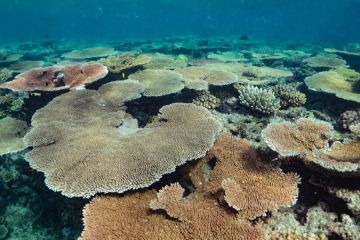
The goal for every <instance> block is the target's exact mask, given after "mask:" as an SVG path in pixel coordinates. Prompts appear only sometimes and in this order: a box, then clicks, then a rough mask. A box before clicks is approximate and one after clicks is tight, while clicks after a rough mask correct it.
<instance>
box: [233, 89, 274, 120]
mask: <svg viewBox="0 0 360 240" xmlns="http://www.w3.org/2000/svg"><path fill="white" fill-rule="evenodd" d="M236 88H237V90H238V91H239V94H240V95H239V102H240V104H241V105H243V106H245V107H248V108H250V109H252V110H254V111H257V112H261V113H264V114H273V113H275V112H276V111H277V110H279V109H280V101H279V100H278V99H277V98H276V97H275V95H274V93H273V91H271V90H266V89H261V88H258V87H256V86H251V85H246V86H242V85H237V87H236Z"/></svg>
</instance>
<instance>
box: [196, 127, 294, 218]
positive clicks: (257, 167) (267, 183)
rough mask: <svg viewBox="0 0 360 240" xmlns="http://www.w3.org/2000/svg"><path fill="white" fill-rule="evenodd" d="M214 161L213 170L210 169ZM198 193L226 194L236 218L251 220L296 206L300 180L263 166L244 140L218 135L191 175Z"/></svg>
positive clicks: (270, 166)
mask: <svg viewBox="0 0 360 240" xmlns="http://www.w3.org/2000/svg"><path fill="white" fill-rule="evenodd" d="M214 159H215V161H216V162H215V166H214V168H213V170H208V171H204V169H211V168H210V166H211V164H213V163H211V162H212V161H213V160H214ZM190 177H191V180H192V182H193V184H194V185H195V187H196V188H197V189H203V191H206V192H211V193H216V192H217V191H219V189H223V190H224V191H225V201H226V202H227V204H228V205H229V206H230V207H232V208H234V210H236V211H237V214H238V217H240V218H247V219H254V218H256V217H259V216H262V215H264V214H265V213H266V212H268V211H273V210H276V209H277V208H279V207H284V206H289V205H292V204H294V203H295V202H296V199H297V194H298V190H297V184H298V182H299V177H298V176H297V175H295V174H292V173H288V174H285V173H283V172H282V171H281V170H280V169H279V168H277V167H275V166H274V165H271V164H269V163H266V162H263V161H262V160H261V157H260V153H259V152H258V151H257V150H256V149H255V148H254V147H253V146H251V144H250V143H249V142H248V141H247V140H244V139H239V138H237V137H233V136H232V135H231V134H228V133H226V134H223V135H221V136H220V137H219V138H218V139H217V141H216V143H215V145H214V147H213V148H212V149H211V150H210V151H209V152H208V154H207V155H206V157H205V158H204V159H202V160H201V161H199V162H198V163H197V164H196V166H195V167H194V168H193V169H192V171H191V173H190Z"/></svg>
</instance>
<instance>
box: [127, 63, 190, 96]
mask: <svg viewBox="0 0 360 240" xmlns="http://www.w3.org/2000/svg"><path fill="white" fill-rule="evenodd" d="M129 79H131V80H135V81H139V82H140V83H141V84H142V85H143V86H144V88H145V90H144V96H147V97H159V96H164V95H169V94H172V93H177V92H180V91H181V90H182V89H183V88H184V87H185V85H184V83H183V81H184V80H183V78H182V76H181V75H180V74H179V73H176V72H173V71H170V70H152V69H146V70H144V71H140V72H136V73H134V74H131V75H130V76H129Z"/></svg>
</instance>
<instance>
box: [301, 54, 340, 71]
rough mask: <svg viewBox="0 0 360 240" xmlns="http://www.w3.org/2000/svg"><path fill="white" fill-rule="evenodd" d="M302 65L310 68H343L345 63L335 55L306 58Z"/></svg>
mask: <svg viewBox="0 0 360 240" xmlns="http://www.w3.org/2000/svg"><path fill="white" fill-rule="evenodd" d="M303 62H304V63H306V64H307V65H309V66H310V67H312V68H328V69H329V68H339V67H345V66H346V61H345V60H343V59H341V58H339V57H337V56H336V55H317V56H315V57H310V58H306V59H304V60H303Z"/></svg>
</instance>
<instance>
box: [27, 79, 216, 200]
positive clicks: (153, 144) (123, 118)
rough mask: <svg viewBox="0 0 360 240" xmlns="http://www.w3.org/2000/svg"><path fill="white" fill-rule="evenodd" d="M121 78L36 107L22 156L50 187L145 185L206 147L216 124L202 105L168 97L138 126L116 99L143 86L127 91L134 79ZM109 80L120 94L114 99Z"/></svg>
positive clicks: (71, 190)
mask: <svg viewBox="0 0 360 240" xmlns="http://www.w3.org/2000/svg"><path fill="white" fill-rule="evenodd" d="M125 83H126V81H119V83H117V84H116V85H114V84H115V83H110V84H112V85H111V86H110V87H109V86H108V85H107V84H105V85H103V86H102V87H101V88H100V89H99V91H92V90H83V91H77V92H70V93H66V94H63V95H61V96H59V97H57V98H55V99H54V100H53V101H51V102H50V103H49V104H48V105H47V106H45V107H44V108H42V109H40V110H38V111H37V112H36V113H35V115H34V116H33V118H32V125H33V128H32V130H31V131H30V132H29V133H28V134H27V135H26V136H25V142H26V143H27V144H28V145H29V146H32V147H33V148H34V149H33V150H32V151H31V152H29V153H28V154H27V155H26V160H27V161H28V162H29V163H30V165H31V166H32V167H33V168H35V169H37V170H39V171H41V172H44V173H45V176H46V184H47V186H48V187H49V188H50V189H53V190H55V191H61V192H62V193H63V194H64V195H66V196H70V197H73V196H82V197H90V196H92V195H94V194H96V193H98V192H119V193H121V192H124V191H126V190H129V189H137V188H141V187H147V186H149V185H151V184H152V183H154V182H155V181H157V180H158V179H160V178H161V176H162V175H164V174H166V173H170V172H172V171H174V170H175V168H176V166H179V165H182V164H184V163H185V162H186V161H188V160H193V159H196V158H199V157H202V156H204V155H205V153H206V151H207V150H208V149H210V148H211V146H212V144H213V142H214V140H215V136H216V135H217V133H218V131H219V124H218V122H217V121H216V120H215V119H214V118H213V117H212V116H211V114H210V112H208V111H207V110H206V109H205V108H202V107H198V106H195V105H193V104H181V103H175V104H171V105H168V106H165V107H163V108H161V109H160V114H159V116H158V117H157V118H156V120H155V121H154V122H152V123H150V124H148V125H146V126H145V127H144V128H138V127H137V121H136V120H135V119H134V118H132V117H131V116H130V115H129V114H127V113H125V112H124V111H123V106H121V104H120V102H121V101H126V100H130V99H134V98H135V97H137V96H140V95H139V93H140V92H139V91H140V90H141V89H142V88H141V86H140V87H136V86H135V87H133V88H132V89H135V90H136V91H134V92H132V91H129V89H131V88H130V86H129V84H138V83H136V82H133V81H131V83H130V82H127V86H126V87H122V86H124V84H125ZM113 87H116V89H118V91H119V96H121V97H119V99H117V101H115V103H116V102H117V103H116V104H114V99H113V98H112V97H111V96H114V95H115V93H114V92H115V91H116V90H114V89H113ZM109 96H110V97H109ZM108 99H110V100H111V101H110V102H109V100H108ZM94 136H96V137H94ZM70 166H72V167H70ZM69 167H70V168H69ZM70 169H71V170H70Z"/></svg>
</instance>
